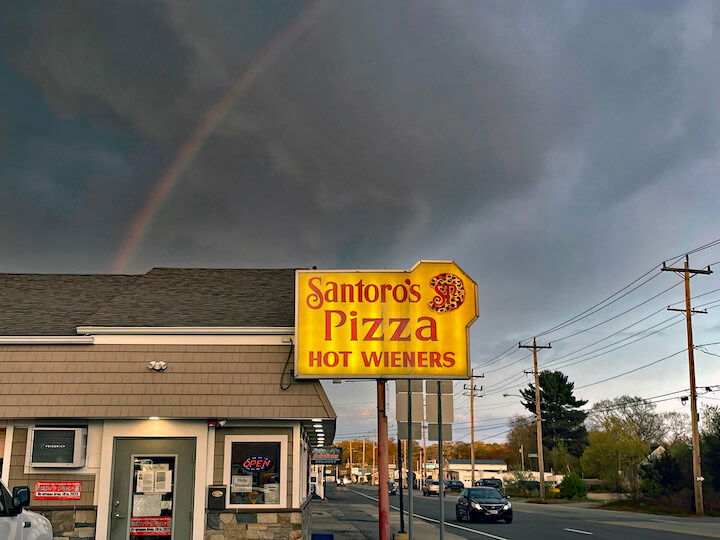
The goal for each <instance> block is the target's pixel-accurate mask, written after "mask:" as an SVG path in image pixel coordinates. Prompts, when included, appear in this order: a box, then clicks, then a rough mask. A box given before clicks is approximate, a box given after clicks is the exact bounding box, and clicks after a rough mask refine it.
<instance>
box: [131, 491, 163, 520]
mask: <svg viewBox="0 0 720 540" xmlns="http://www.w3.org/2000/svg"><path fill="white" fill-rule="evenodd" d="M161 510H162V495H155V494H153V495H133V511H132V515H133V516H134V517H150V516H159V515H160V511H161Z"/></svg>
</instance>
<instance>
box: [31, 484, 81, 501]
mask: <svg viewBox="0 0 720 540" xmlns="http://www.w3.org/2000/svg"><path fill="white" fill-rule="evenodd" d="M81 492H82V482H35V493H34V495H35V499H37V500H39V501H51V500H54V501H77V500H78V499H80V494H81Z"/></svg>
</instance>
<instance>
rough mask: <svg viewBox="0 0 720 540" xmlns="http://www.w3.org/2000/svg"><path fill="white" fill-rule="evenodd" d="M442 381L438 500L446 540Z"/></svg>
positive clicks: (442, 533)
mask: <svg viewBox="0 0 720 540" xmlns="http://www.w3.org/2000/svg"><path fill="white" fill-rule="evenodd" d="M440 386H441V384H440V381H438V382H437V399H438V484H439V485H438V499H439V500H440V540H444V538H445V479H444V478H443V432H442V427H443V425H442V393H441V392H440Z"/></svg>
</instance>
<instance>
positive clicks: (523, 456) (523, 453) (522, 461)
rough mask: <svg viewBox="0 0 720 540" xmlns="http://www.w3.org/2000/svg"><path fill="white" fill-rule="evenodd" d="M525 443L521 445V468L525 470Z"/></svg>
mask: <svg viewBox="0 0 720 540" xmlns="http://www.w3.org/2000/svg"><path fill="white" fill-rule="evenodd" d="M524 446H525V445H523V444H521V445H520V470H521V471H524V470H525V449H524V448H523V447H524Z"/></svg>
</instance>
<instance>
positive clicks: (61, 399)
mask: <svg viewBox="0 0 720 540" xmlns="http://www.w3.org/2000/svg"><path fill="white" fill-rule="evenodd" d="M289 351H290V349H289V347H287V346H249V345H222V346H221V345H65V346H62V345H58V346H31V345H30V346H0V371H2V372H3V373H4V375H3V378H2V383H0V418H46V417H66V418H67V417H70V418H147V417H148V416H161V417H170V418H248V417H251V418H269V419H270V418H272V419H276V418H284V419H290V418H316V417H317V418H328V417H334V416H335V413H334V411H333V410H332V406H331V405H330V403H329V401H328V400H327V397H326V396H325V393H324V391H323V390H322V387H321V385H320V383H319V382H313V381H303V382H298V381H295V382H294V383H293V384H292V385H291V386H290V388H289V389H288V390H281V388H280V379H281V376H282V373H283V369H284V368H285V366H286V362H287V359H288V353H289ZM152 360H161V361H164V362H167V364H168V367H167V369H166V370H165V371H160V372H155V371H151V370H149V369H148V363H149V362H150V361H152ZM287 367H288V369H290V368H292V361H291V362H290V364H289V365H288V366H287ZM285 380H286V381H287V380H289V378H288V377H287V376H286V379H285Z"/></svg>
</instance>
